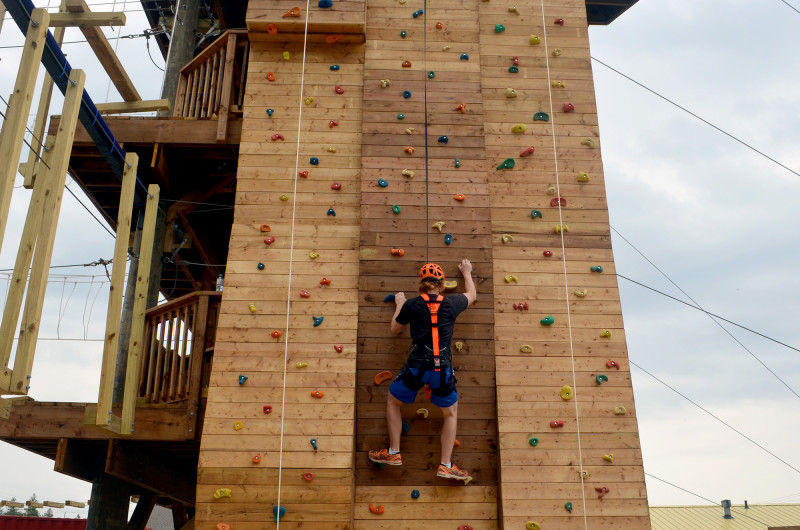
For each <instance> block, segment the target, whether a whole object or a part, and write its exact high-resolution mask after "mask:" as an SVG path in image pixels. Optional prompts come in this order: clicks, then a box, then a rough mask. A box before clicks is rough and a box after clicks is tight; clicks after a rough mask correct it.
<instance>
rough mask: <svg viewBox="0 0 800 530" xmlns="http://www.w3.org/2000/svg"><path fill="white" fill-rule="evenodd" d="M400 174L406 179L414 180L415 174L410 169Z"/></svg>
mask: <svg viewBox="0 0 800 530" xmlns="http://www.w3.org/2000/svg"><path fill="white" fill-rule="evenodd" d="M400 174H401V175H403V176H404V177H408V178H410V179H413V178H414V172H413V171H411V170H410V169H404V170H403V171H401V172H400Z"/></svg>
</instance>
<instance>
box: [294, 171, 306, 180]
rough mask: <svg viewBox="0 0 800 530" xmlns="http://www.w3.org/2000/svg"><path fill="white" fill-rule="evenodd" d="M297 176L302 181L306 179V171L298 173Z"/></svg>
mask: <svg viewBox="0 0 800 530" xmlns="http://www.w3.org/2000/svg"><path fill="white" fill-rule="evenodd" d="M297 176H299V177H303V178H304V179H307V178H308V171H298V172H297Z"/></svg>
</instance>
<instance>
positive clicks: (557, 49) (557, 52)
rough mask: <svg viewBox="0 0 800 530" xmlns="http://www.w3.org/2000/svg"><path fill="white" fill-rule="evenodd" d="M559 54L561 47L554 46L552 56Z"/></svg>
mask: <svg viewBox="0 0 800 530" xmlns="http://www.w3.org/2000/svg"><path fill="white" fill-rule="evenodd" d="M560 55H561V48H556V49H555V50H553V57H558V56H560Z"/></svg>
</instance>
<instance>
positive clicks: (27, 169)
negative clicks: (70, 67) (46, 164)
mask: <svg viewBox="0 0 800 530" xmlns="http://www.w3.org/2000/svg"><path fill="white" fill-rule="evenodd" d="M58 11H59V13H65V12H66V8H65V7H64V0H61V7H60V8H59V10H58ZM64 31H66V28H56V29H55V31H53V37H55V39H56V42H57V43H58V45H59V46H61V43H62V42H64ZM54 84H55V83H54V82H53V78H52V77H50V76H49V75H48V74H45V76H44V81H43V82H42V93H41V95H40V96H39V107H38V108H37V110H36V121H35V122H34V124H33V141H32V142H31V146H32V148H31V149H30V150H29V151H28V161H27V162H26V163H25V164H22V166H21V171H20V173H22V176H23V177H24V180H23V181H22V185H23V186H24V187H25V188H27V189H31V188H33V183H34V179H36V173H37V168H38V166H39V156H42V155H43V154H44V153H41V151H42V150H41V149H40V147H41V146H40V145H39V143H38V142H41V143H42V144H44V140H43V138H42V137H43V135H44V132H45V131H44V129H45V126H46V125H47V114H48V113H49V112H50V99H51V98H52V97H53V85H54ZM46 151H47V149H46V146H45V152H46Z"/></svg>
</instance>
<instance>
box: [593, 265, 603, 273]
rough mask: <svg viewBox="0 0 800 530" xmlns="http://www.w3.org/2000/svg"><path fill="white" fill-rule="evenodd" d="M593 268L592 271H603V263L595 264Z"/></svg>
mask: <svg viewBox="0 0 800 530" xmlns="http://www.w3.org/2000/svg"><path fill="white" fill-rule="evenodd" d="M591 269H592V272H603V266H602V265H593V266H592V268H591Z"/></svg>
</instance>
